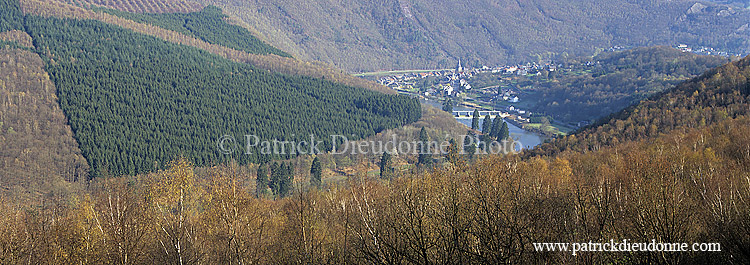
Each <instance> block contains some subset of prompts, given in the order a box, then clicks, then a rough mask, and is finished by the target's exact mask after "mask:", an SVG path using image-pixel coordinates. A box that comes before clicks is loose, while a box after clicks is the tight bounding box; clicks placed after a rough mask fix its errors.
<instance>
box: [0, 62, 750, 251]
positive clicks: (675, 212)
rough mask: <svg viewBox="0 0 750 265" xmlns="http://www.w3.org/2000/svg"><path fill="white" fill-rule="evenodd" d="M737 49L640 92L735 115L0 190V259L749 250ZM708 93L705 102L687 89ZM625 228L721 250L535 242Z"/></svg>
mask: <svg viewBox="0 0 750 265" xmlns="http://www.w3.org/2000/svg"><path fill="white" fill-rule="evenodd" d="M749 60H750V59H745V60H743V61H741V62H738V63H734V64H730V65H727V66H725V67H722V68H721V69H718V70H714V71H712V72H710V73H709V74H707V75H704V76H703V77H702V78H699V79H696V80H694V81H693V82H689V83H686V84H684V85H680V86H679V87H680V88H686V87H692V86H694V85H696V84H697V86H698V87H700V84H701V83H703V84H704V85H706V88H701V89H700V91H698V90H693V92H691V93H695V92H697V93H696V94H698V95H697V96H695V97H694V98H691V97H684V96H681V95H682V93H681V92H673V93H672V94H673V96H672V97H670V99H669V100H666V101H659V100H657V101H658V102H661V103H660V104H656V103H654V104H651V105H648V104H646V105H648V106H649V108H648V111H649V112H653V113H654V114H656V113H671V112H675V113H683V112H684V110H683V106H684V105H686V104H696V105H697V106H699V107H696V111H697V108H701V110H703V111H708V112H707V113H708V114H706V116H707V117H710V116H711V115H712V111H710V109H709V107H708V105H714V106H717V108H718V109H720V110H728V109H733V111H732V113H734V114H736V115H728V116H726V117H723V118H721V119H718V120H714V121H712V122H711V123H712V124H711V125H702V124H697V123H693V122H692V121H688V122H687V123H685V124H684V126H683V125H670V124H666V123H660V122H656V123H655V124H654V126H657V125H658V126H665V127H664V130H663V131H665V133H663V134H659V135H658V136H656V135H653V134H652V135H643V137H641V139H640V140H635V141H629V142H620V143H618V144H614V145H611V146H605V145H602V146H601V147H600V148H598V149H597V150H595V151H589V152H575V151H569V152H565V153H562V154H557V155H553V156H537V157H533V158H529V159H523V158H521V157H519V156H504V157H500V156H490V157H486V158H484V159H481V160H479V161H477V162H475V163H468V164H467V163H464V162H461V161H456V163H453V164H450V165H447V166H445V167H439V168H436V169H435V170H432V171H429V172H424V173H408V174H404V175H402V176H396V177H394V179H393V180H390V181H383V180H378V179H376V177H371V176H368V175H367V174H365V173H361V174H358V175H356V176H353V177H351V178H349V180H348V181H347V182H346V183H345V184H342V185H335V184H330V185H328V186H325V187H323V188H322V189H316V188H311V189H309V190H303V189H299V190H296V191H294V192H293V194H292V196H290V197H287V198H283V199H279V200H275V201H270V200H265V199H258V198H255V197H254V196H253V195H252V194H253V191H254V188H255V187H254V185H253V183H250V184H245V183H247V179H244V181H243V179H242V177H243V175H241V174H237V173H236V171H235V169H234V168H233V167H232V166H226V167H211V168H206V169H201V170H198V169H194V168H193V166H192V165H190V163H188V162H187V161H184V160H178V161H176V162H174V163H171V164H170V166H169V168H168V169H167V170H164V171H160V172H158V173H156V174H151V175H148V176H142V177H139V178H130V179H125V178H119V179H98V180H95V181H94V182H92V184H91V188H89V189H88V191H87V192H86V193H85V194H83V195H82V196H81V197H82V198H83V199H77V200H64V199H57V200H55V199H47V200H45V203H44V204H41V206H40V207H37V208H34V210H33V211H29V210H27V209H28V208H24V207H21V206H15V205H14V204H7V203H4V204H0V207H2V209H1V210H2V211H3V212H5V213H9V214H6V215H2V216H0V227H1V228H2V229H0V242H1V243H2V244H0V248H2V249H1V250H2V251H0V258H2V259H3V260H5V261H8V262H9V263H17V264H20V263H28V262H30V261H39V262H42V263H68V264H73V263H82V262H93V263H121V262H123V260H125V259H127V260H129V261H132V262H133V263H138V264H141V263H143V264H146V263H154V262H156V263H176V262H178V261H179V260H189V261H192V262H196V263H211V264H215V263H261V264H266V263H274V264H286V263H306V264H332V263H336V264H340V263H347V264H370V263H388V264H396V263H398V264H401V263H407V264H436V263H451V264H452V263H460V264H504V263H510V264H533V263H542V264H577V263H585V264H609V263H618V264H747V263H748V262H750V254H748V253H750V247H749V246H750V201H748V200H747V198H748V196H749V195H750V182H748V181H747V179H748V175H750V167H749V166H748V165H750V155H749V154H748V152H747V150H748V146H750V134H749V133H748V131H750V118H748V116H747V114H748V108H747V106H740V105H732V104H725V103H727V102H729V101H734V102H739V98H740V97H744V98H746V97H747V89H748V88H749V87H750V86H748V82H747V79H746V77H747V76H748V69H750V65H749V64H748V61H749ZM743 77H744V79H743ZM683 90H685V89H683ZM668 94H669V93H668ZM701 95H703V96H701ZM714 96H715V97H716V101H715V102H714V101H713V100H712V99H710V100H707V99H699V98H705V97H708V98H713V97H714ZM665 99H666V97H665ZM722 102H723V103H722ZM662 103H663V104H662ZM730 106H735V107H737V108H734V107H730ZM714 113H715V112H714ZM698 116H702V115H698ZM651 118H652V119H654V120H659V118H658V117H655V116H654V117H651ZM633 119H637V118H633ZM607 127H608V126H607V125H604V126H602V127H597V128H607ZM670 128H672V129H670ZM675 128H676V130H675ZM592 129H596V128H592ZM657 130H659V131H661V129H660V128H657ZM178 192H179V193H178ZM177 194H179V196H178V195H177ZM112 202H117V204H115V203H112ZM112 216H116V218H112ZM50 220H55V221H54V222H52V221H50ZM31 235H33V236H31ZM625 239H627V240H628V242H629V243H641V244H648V243H651V242H657V243H687V244H688V248H689V249H690V247H691V246H692V244H693V243H712V244H720V245H718V246H719V247H720V250H721V251H604V252H581V251H579V252H577V253H576V255H572V252H571V251H556V252H555V251H543V250H542V251H540V250H537V249H536V248H535V247H534V246H533V243H535V242H562V243H565V242H592V243H607V242H610V241H609V240H614V241H615V242H616V243H618V244H619V243H621V242H623V240H625ZM652 240H653V241H652ZM123 245H126V246H137V247H132V248H121V247H119V246H123ZM714 246H716V245H714ZM713 249H714V250H717V249H716V248H715V247H714V248H713Z"/></svg>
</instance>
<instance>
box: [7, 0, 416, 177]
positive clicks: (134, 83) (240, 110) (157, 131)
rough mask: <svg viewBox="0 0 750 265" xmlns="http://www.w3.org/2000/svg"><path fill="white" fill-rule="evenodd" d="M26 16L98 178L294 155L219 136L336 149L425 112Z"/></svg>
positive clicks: (94, 27)
mask: <svg viewBox="0 0 750 265" xmlns="http://www.w3.org/2000/svg"><path fill="white" fill-rule="evenodd" d="M4 2H8V3H11V2H12V1H4ZM15 9H16V10H18V6H17V5H16V6H15ZM18 14H20V13H18ZM16 20H17V21H25V23H26V24H25V25H24V26H25V30H27V31H28V33H29V35H31V37H32V39H33V44H34V46H35V51H37V52H38V53H39V54H40V55H41V56H42V58H43V59H44V61H45V62H46V64H47V67H46V70H47V71H48V72H49V74H50V76H51V79H52V81H53V82H54V83H55V85H56V86H57V89H58V91H57V94H58V97H59V103H60V106H61V108H62V109H63V111H64V112H65V114H66V116H67V118H68V120H69V123H70V126H71V127H72V129H73V132H74V133H75V137H76V139H77V140H78V143H79V144H80V146H81V150H82V151H83V155H84V156H85V157H86V159H87V160H88V161H89V164H90V165H91V177H96V176H101V175H114V176H119V175H123V174H126V175H135V174H138V173H143V172H148V171H151V170H154V169H157V168H161V167H163V166H164V165H165V164H166V162H168V161H170V160H172V159H174V158H175V157H177V156H179V155H184V156H186V157H188V158H190V159H191V161H193V162H194V163H196V164H197V165H200V166H204V165H212V164H219V163H222V162H225V161H228V160H229V159H234V160H236V161H238V162H240V163H241V164H245V163H248V162H260V161H267V160H270V159H274V158H290V157H294V156H295V155H296V154H285V155H278V156H270V155H269V156H262V155H260V154H259V153H260V152H259V148H260V147H258V148H257V149H254V150H250V152H252V154H250V155H244V154H240V153H242V152H243V151H246V150H244V149H243V150H235V151H236V152H237V153H235V154H234V155H233V156H225V155H222V154H221V153H220V152H219V151H218V150H217V147H216V143H217V141H218V139H219V137H222V136H223V135H231V136H234V137H236V139H241V140H245V138H244V136H245V135H248V134H252V135H258V136H259V137H260V139H261V140H272V139H278V140H287V141H300V140H306V139H307V140H309V139H310V135H314V136H315V137H316V138H318V139H321V140H324V141H325V143H324V145H323V146H321V149H322V150H326V149H328V148H331V146H332V144H333V143H331V142H330V139H331V138H330V137H329V136H330V135H333V134H340V135H346V136H350V137H351V136H353V137H355V138H362V137H366V136H370V135H373V134H375V133H377V132H380V131H383V130H385V129H389V128H394V127H398V126H401V125H404V124H407V123H411V122H414V121H416V120H418V119H419V118H420V115H421V109H420V106H419V103H418V102H417V101H416V100H414V99H409V98H406V97H402V96H394V95H384V94H380V93H377V92H372V91H368V90H365V89H361V88H352V87H348V86H344V85H340V84H336V83H333V82H329V81H325V80H321V79H314V78H309V77H299V76H290V75H280V74H274V73H270V72H267V71H264V70H260V69H257V68H254V67H252V66H250V65H247V64H244V63H235V62H232V61H229V60H226V59H223V58H221V57H218V56H214V55H211V54H209V53H208V52H205V51H203V50H199V49H195V48H191V47H186V46H181V45H177V44H172V43H168V42H165V41H163V40H160V39H157V38H154V37H150V36H145V35H142V34H138V33H134V32H132V31H129V30H126V29H123V28H120V27H117V26H112V25H109V24H105V23H102V22H99V21H93V20H75V19H58V18H53V17H46V18H45V17H37V16H27V17H25V18H24V17H18V18H16ZM166 55H168V56H166ZM243 143H244V142H243ZM237 144H238V146H243V145H242V143H237Z"/></svg>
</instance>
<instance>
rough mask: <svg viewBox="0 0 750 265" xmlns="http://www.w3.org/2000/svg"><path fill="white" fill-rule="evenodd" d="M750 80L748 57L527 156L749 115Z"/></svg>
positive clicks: (645, 136)
mask: <svg viewBox="0 0 750 265" xmlns="http://www.w3.org/2000/svg"><path fill="white" fill-rule="evenodd" d="M749 79H750V56H748V57H746V58H744V59H742V60H740V61H737V62H732V63H728V64H726V65H723V66H721V67H718V68H715V69H712V70H710V71H707V72H706V73H704V74H702V75H701V76H699V77H696V78H694V79H692V80H689V81H686V82H684V83H681V84H679V85H677V86H676V87H675V88H673V89H670V90H667V91H665V92H663V93H660V94H657V95H654V96H652V97H650V98H648V99H646V100H643V101H641V102H640V103H639V104H636V105H633V106H631V107H628V108H626V109H625V110H622V111H620V112H617V113H614V114H612V115H610V116H609V117H607V118H604V119H601V120H600V121H599V122H597V123H595V124H592V125H590V126H588V127H585V128H583V129H581V130H580V131H579V132H577V133H575V134H572V135H569V136H565V137H562V138H559V139H554V140H552V141H551V142H549V143H545V144H542V145H540V146H538V147H537V148H535V149H533V150H530V151H528V152H527V155H529V156H533V155H550V154H556V153H559V152H563V151H566V150H572V151H581V152H586V151H591V150H598V149H599V148H601V147H604V146H613V145H617V144H619V143H622V142H627V141H634V140H640V139H649V138H653V137H656V136H658V135H661V134H669V133H672V132H673V131H675V130H677V131H684V130H689V129H691V128H699V127H705V126H707V125H711V124H714V123H717V122H720V121H724V120H727V119H733V118H737V117H739V116H747V115H749V114H750V98H749V96H750V82H748V80H749Z"/></svg>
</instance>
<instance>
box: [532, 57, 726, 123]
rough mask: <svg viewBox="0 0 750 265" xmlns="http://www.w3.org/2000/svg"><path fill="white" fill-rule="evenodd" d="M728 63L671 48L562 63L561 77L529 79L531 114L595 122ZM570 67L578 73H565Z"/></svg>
mask: <svg viewBox="0 0 750 265" xmlns="http://www.w3.org/2000/svg"><path fill="white" fill-rule="evenodd" d="M727 62H729V60H728V59H727V58H724V57H720V56H707V55H697V54H693V53H689V52H682V51H679V50H677V49H673V48H670V47H643V48H636V49H631V50H626V51H618V52H611V53H604V54H600V55H598V56H593V57H581V58H575V59H569V60H563V61H558V63H559V64H562V69H559V70H561V71H562V72H563V73H562V74H560V73H554V77H553V78H543V76H541V77H536V78H531V80H532V81H533V82H534V83H533V84H532V88H531V89H532V90H533V91H536V92H538V93H539V94H538V95H537V97H538V98H539V101H538V102H537V103H536V106H534V107H532V109H531V110H532V111H534V112H541V113H546V114H549V115H552V116H553V117H554V118H555V119H556V120H559V121H563V122H578V121H583V120H587V121H593V120H597V119H599V118H601V117H605V116H607V115H609V114H611V113H613V112H616V111H620V110H622V109H624V108H626V107H628V106H630V105H632V104H634V103H637V102H638V101H640V100H642V99H645V98H647V97H649V96H651V95H653V94H655V93H659V92H662V91H664V90H667V89H670V88H672V87H674V86H675V85H677V84H679V83H681V82H684V81H686V80H688V79H690V78H693V77H696V76H698V75H700V74H703V73H704V72H706V71H708V70H710V69H713V68H715V67H718V66H721V65H723V64H725V63H727ZM588 64H591V65H588ZM567 66H570V67H571V68H572V69H575V72H566V69H565V68H566V67H567ZM571 71H572V70H571ZM550 75H553V73H550V74H548V75H547V76H550Z"/></svg>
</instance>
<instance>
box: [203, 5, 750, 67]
mask: <svg viewBox="0 0 750 265" xmlns="http://www.w3.org/2000/svg"><path fill="white" fill-rule="evenodd" d="M196 1H197V2H200V3H202V4H214V5H217V6H219V7H221V8H222V9H224V10H225V11H226V12H227V13H229V14H230V15H232V16H236V17H239V18H241V19H243V20H244V21H245V22H246V23H247V24H248V25H250V26H251V27H252V28H253V29H255V30H256V31H258V32H260V33H261V34H263V39H264V40H266V41H268V42H270V43H271V44H272V45H274V46H276V47H279V48H281V49H282V50H284V51H287V52H290V53H292V54H295V55H296V56H298V57H299V58H302V59H314V60H320V61H325V62H329V63H333V64H334V65H336V66H338V67H340V68H343V69H345V70H348V71H351V72H362V71H373V70H381V69H424V68H433V69H442V68H449V67H453V66H455V64H456V61H457V60H458V59H459V58H460V59H462V61H463V62H464V64H465V65H469V66H479V65H482V64H484V65H495V64H500V63H511V62H517V61H530V60H537V59H539V58H548V57H552V58H559V57H563V56H564V55H566V54H568V55H571V56H578V55H590V54H593V53H594V51H596V49H597V48H605V49H606V48H609V47H612V46H616V45H623V46H632V47H637V46H654V45H677V44H689V45H692V46H700V45H703V46H709V47H713V48H717V49H727V50H733V51H737V52H745V53H747V52H750V50H748V47H750V42H748V40H749V39H750V28H748V26H747V25H748V21H750V11H748V10H746V9H744V8H739V7H735V6H725V5H720V4H712V3H708V2H703V3H702V4H698V5H697V6H696V7H695V8H694V6H695V5H696V1H690V0H676V1H640V0H627V1H614V0H606V1H592V0H586V1H554V0H529V1H511V0H472V1H435V0H385V1H348V0H347V1H343V0H338V1H317V0H313V1H306V2H305V3H304V4H300V3H299V2H298V1H289V0H272V1H259V0H252V1H244V0H243V1H236V0H196Z"/></svg>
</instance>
